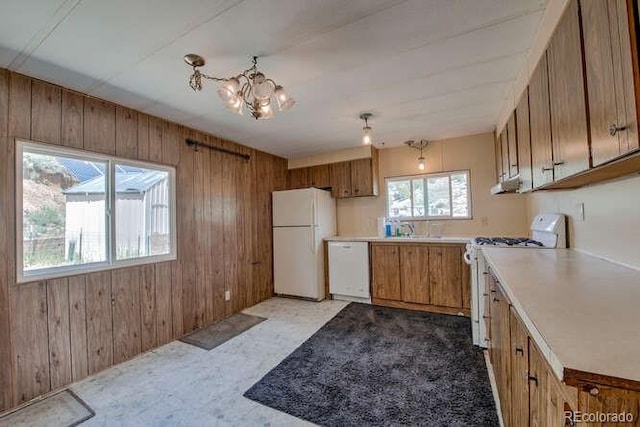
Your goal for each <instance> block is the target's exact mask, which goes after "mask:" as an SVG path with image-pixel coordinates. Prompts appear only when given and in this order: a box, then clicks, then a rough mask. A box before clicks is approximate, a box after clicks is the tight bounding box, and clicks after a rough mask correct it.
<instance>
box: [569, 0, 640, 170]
mask: <svg viewBox="0 0 640 427" xmlns="http://www.w3.org/2000/svg"><path fill="white" fill-rule="evenodd" d="M580 6H581V12H582V14H581V15H582V29H583V37H584V56H585V58H584V60H585V66H586V79H587V93H588V95H589V96H588V98H589V125H590V133H591V155H592V157H593V165H594V166H597V165H600V164H602V163H605V162H607V161H609V160H612V159H614V158H616V157H618V156H620V155H623V154H625V153H627V152H629V151H631V150H634V149H636V148H637V147H638V129H637V119H636V105H635V97H634V94H635V91H634V85H633V64H632V56H631V43H630V33H629V20H628V16H627V2H626V1H625V0H613V1H602V0H581V1H580ZM612 126H613V127H623V128H624V130H622V131H617V132H616V133H614V134H613V135H612V134H611V133H610V130H609V129H610V127H612Z"/></svg>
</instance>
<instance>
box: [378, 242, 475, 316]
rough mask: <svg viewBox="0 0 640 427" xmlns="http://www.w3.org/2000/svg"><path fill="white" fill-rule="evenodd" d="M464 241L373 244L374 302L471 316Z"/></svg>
mask: <svg viewBox="0 0 640 427" xmlns="http://www.w3.org/2000/svg"><path fill="white" fill-rule="evenodd" d="M464 250H465V248H464V245H462V244H432V243H385V242H380V243H371V273H372V274H371V290H372V295H373V301H372V302H373V303H374V304H378V305H385V306H390V307H399V308H407V309H413V310H422V311H433V312H437V313H445V314H462V315H466V316H469V315H470V313H471V311H470V307H471V300H470V299H471V296H470V280H469V271H468V270H469V266H468V265H467V264H465V263H464V261H463V258H462V254H463V252H464Z"/></svg>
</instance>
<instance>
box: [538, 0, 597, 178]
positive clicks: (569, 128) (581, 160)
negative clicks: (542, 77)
mask: <svg viewBox="0 0 640 427" xmlns="http://www.w3.org/2000/svg"><path fill="white" fill-rule="evenodd" d="M547 60H548V66H549V93H550V98H549V105H550V111H551V135H552V138H553V144H552V145H553V166H554V172H553V175H554V179H555V180H559V179H562V178H566V177H568V176H571V175H574V174H576V173H578V172H582V171H585V170H587V169H589V137H588V131H587V108H586V101H585V92H584V76H583V73H582V47H581V42H580V21H579V16H578V0H571V1H570V2H569V5H568V6H567V9H566V10H565V12H564V15H562V18H561V19H560V22H559V23H558V26H557V28H556V30H555V32H554V33H553V36H552V37H551V41H550V43H549V47H548V49H547Z"/></svg>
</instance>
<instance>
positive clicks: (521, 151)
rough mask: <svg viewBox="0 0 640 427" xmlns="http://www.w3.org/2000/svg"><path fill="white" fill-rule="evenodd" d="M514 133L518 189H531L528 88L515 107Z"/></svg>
mask: <svg viewBox="0 0 640 427" xmlns="http://www.w3.org/2000/svg"><path fill="white" fill-rule="evenodd" d="M516 133H517V135H518V138H517V139H518V141H517V146H518V170H519V172H520V181H521V182H522V184H521V185H520V191H530V190H532V189H533V175H532V173H531V172H532V171H531V133H530V131H529V90H528V89H525V91H524V93H523V94H522V97H521V98H520V102H518V107H517V108H516Z"/></svg>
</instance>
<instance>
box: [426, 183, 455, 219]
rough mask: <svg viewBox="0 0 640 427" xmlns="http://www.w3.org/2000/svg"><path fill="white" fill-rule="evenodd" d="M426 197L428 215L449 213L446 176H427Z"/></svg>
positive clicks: (447, 214)
mask: <svg viewBox="0 0 640 427" xmlns="http://www.w3.org/2000/svg"><path fill="white" fill-rule="evenodd" d="M427 197H428V199H429V216H449V215H451V199H450V193H449V177H448V176H439V177H434V178H427Z"/></svg>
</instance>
